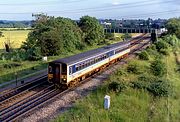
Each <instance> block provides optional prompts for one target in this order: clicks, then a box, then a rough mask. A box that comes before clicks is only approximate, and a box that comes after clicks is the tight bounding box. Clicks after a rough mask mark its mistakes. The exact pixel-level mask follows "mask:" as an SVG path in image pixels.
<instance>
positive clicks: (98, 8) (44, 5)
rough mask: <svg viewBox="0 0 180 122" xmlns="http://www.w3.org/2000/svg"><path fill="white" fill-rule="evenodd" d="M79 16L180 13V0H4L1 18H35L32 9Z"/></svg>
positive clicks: (137, 16)
mask: <svg viewBox="0 0 180 122" xmlns="http://www.w3.org/2000/svg"><path fill="white" fill-rule="evenodd" d="M41 12H43V13H47V14H48V15H53V16H63V17H68V18H72V19H79V18H80V17H81V16H84V15H90V16H94V17H97V18H99V19H100V18H102V19H104V18H109V19H110V18H112V19H122V18H124V19H139V18H141V19H146V18H148V17H150V18H171V17H180V0H26V1H25V0H1V1H0V20H31V19H33V17H32V13H41Z"/></svg>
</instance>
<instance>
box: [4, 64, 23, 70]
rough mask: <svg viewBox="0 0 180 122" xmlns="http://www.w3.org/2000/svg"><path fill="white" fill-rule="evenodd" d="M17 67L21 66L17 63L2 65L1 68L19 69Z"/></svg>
mask: <svg viewBox="0 0 180 122" xmlns="http://www.w3.org/2000/svg"><path fill="white" fill-rule="evenodd" d="M19 66H21V64H19V63H10V64H4V65H3V68H8V69H11V68H13V67H19Z"/></svg>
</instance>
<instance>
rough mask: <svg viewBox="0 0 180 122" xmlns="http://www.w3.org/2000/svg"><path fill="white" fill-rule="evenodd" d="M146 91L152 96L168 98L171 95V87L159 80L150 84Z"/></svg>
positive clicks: (166, 82)
mask: <svg viewBox="0 0 180 122" xmlns="http://www.w3.org/2000/svg"><path fill="white" fill-rule="evenodd" d="M148 91H149V92H151V93H152V94H153V95H154V96H159V97H168V95H170V94H171V92H172V91H171V85H170V84H169V82H168V81H163V80H159V81H156V82H153V83H151V84H150V86H149V88H148Z"/></svg>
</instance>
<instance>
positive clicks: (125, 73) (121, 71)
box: [115, 69, 127, 76]
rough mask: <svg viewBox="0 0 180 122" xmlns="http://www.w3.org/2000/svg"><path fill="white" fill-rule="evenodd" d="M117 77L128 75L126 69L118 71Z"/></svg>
mask: <svg viewBox="0 0 180 122" xmlns="http://www.w3.org/2000/svg"><path fill="white" fill-rule="evenodd" d="M115 75H118V76H122V75H127V72H126V71H125V70H124V69H118V70H117V71H116V72H115Z"/></svg>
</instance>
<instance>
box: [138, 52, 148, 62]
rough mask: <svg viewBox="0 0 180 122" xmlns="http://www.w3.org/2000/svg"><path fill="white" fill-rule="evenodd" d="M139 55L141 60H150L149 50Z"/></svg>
mask: <svg viewBox="0 0 180 122" xmlns="http://www.w3.org/2000/svg"><path fill="white" fill-rule="evenodd" d="M138 56H139V59H141V60H149V54H148V53H147V51H142V52H141V53H140V54H139V55H138Z"/></svg>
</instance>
